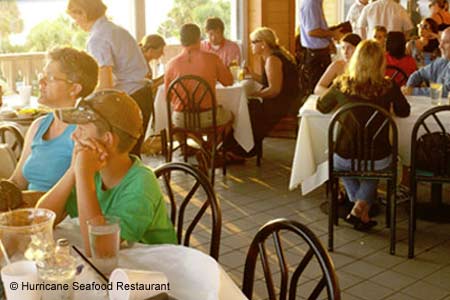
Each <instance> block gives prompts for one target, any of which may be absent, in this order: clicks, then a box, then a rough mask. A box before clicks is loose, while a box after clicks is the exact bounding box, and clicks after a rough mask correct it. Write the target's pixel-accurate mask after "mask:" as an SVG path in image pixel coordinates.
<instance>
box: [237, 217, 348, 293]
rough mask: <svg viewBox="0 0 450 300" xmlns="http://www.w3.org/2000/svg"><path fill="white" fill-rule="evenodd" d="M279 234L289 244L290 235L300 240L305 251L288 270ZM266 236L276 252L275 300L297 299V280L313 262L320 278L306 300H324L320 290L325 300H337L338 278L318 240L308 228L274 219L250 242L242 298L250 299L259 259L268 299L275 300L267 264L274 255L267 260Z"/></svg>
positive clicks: (292, 222)
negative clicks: (285, 236)
mask: <svg viewBox="0 0 450 300" xmlns="http://www.w3.org/2000/svg"><path fill="white" fill-rule="evenodd" d="M280 233H282V234H283V235H284V234H290V235H289V239H288V241H289V242H291V240H292V234H294V235H296V237H297V236H298V237H300V240H301V241H302V242H304V244H303V245H304V248H306V250H305V252H304V255H303V257H301V256H298V261H297V260H296V261H295V263H294V266H289V265H288V263H287V260H286V255H285V251H284V250H283V244H282V240H281V237H280ZM270 236H271V237H272V238H273V245H274V248H275V252H276V263H278V265H279V268H280V270H281V281H280V285H279V293H280V294H279V298H278V299H279V300H286V299H289V300H295V299H300V298H296V297H297V289H298V290H303V289H302V288H301V287H300V288H298V282H299V279H300V276H302V274H304V271H305V269H307V267H308V266H309V265H310V264H311V263H313V262H317V263H318V265H319V266H320V270H321V273H322V276H321V277H320V279H319V281H318V283H317V285H316V286H315V287H314V288H313V289H312V291H311V294H310V295H309V296H308V298H307V299H311V300H313V299H324V298H323V295H322V294H323V293H322V292H323V291H324V289H325V290H326V294H327V296H328V297H327V299H330V300H339V299H341V295H340V289H339V283H338V278H337V275H336V272H335V270H334V265H333V262H332V260H331V258H330V256H329V255H328V252H327V250H326V249H325V248H324V247H323V245H322V244H321V242H320V240H319V239H318V238H317V237H316V236H315V234H314V233H313V232H312V231H311V230H310V229H309V228H308V227H306V226H305V225H303V224H301V223H299V222H296V221H291V220H287V219H276V220H272V221H269V222H268V223H266V224H265V225H264V226H262V227H261V228H260V229H259V230H258V233H257V234H256V236H255V237H254V238H253V241H252V243H251V245H250V248H249V249H248V252H247V258H246V260H245V270H244V281H243V283H242V291H243V292H244V294H245V296H247V297H248V298H249V299H252V296H253V284H254V279H255V269H256V261H257V259H258V256H259V258H260V259H261V265H262V268H263V272H264V278H265V281H266V286H267V292H268V295H269V299H270V300H275V299H276V290H275V287H274V280H273V274H272V271H271V269H270V261H271V260H273V259H272V257H273V256H275V255H270V256H269V255H268V253H267V247H266V246H268V245H267V244H268V243H269V242H268V241H267V240H268V239H269V237H270ZM296 242H298V241H296ZM299 247H300V246H299ZM302 250H303V248H302ZM311 265H312V264H311ZM290 267H293V270H294V271H293V274H292V276H291V278H290V280H289V277H290V276H289V269H290ZM304 291H306V290H304ZM288 295H289V297H288ZM303 296H304V295H302V297H303ZM302 299H303V298H302Z"/></svg>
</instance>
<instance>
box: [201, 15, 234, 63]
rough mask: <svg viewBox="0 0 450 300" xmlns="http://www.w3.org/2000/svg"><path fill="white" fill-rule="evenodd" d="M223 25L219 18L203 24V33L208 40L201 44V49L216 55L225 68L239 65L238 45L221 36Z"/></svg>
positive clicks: (208, 20)
mask: <svg viewBox="0 0 450 300" xmlns="http://www.w3.org/2000/svg"><path fill="white" fill-rule="evenodd" d="M224 31H225V25H224V24H223V21H222V20H221V19H220V18H217V17H213V18H208V19H207V20H206V24H205V32H206V34H207V35H208V40H204V41H202V43H201V45H200V46H201V49H202V50H204V51H208V52H212V53H214V54H217V55H218V56H219V57H220V59H221V60H222V62H223V63H224V64H225V66H227V67H229V66H230V65H233V64H235V65H239V64H240V63H241V49H240V48H239V46H238V44H236V43H235V42H232V41H230V40H228V39H226V38H225V37H224V35H223V33H224Z"/></svg>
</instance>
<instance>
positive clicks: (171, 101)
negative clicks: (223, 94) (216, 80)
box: [166, 75, 216, 134]
mask: <svg viewBox="0 0 450 300" xmlns="http://www.w3.org/2000/svg"><path fill="white" fill-rule="evenodd" d="M166 101H167V113H168V114H169V115H168V120H172V111H173V109H172V107H173V106H174V105H176V106H180V107H181V111H182V112H183V115H184V126H183V128H185V129H187V130H191V131H198V130H201V129H204V128H202V124H201V119H200V113H201V112H203V111H206V109H205V107H208V109H207V110H210V111H211V114H212V126H211V127H213V128H216V97H215V95H214V93H213V91H212V89H211V87H210V86H209V84H208V82H207V81H206V80H205V79H203V78H201V77H200V76H196V75H184V76H180V77H178V78H176V79H175V80H173V81H172V82H171V83H170V85H169V88H168V91H167V100H166ZM169 123H170V122H169ZM169 125H171V124H169ZM169 127H170V126H169ZM169 134H170V132H169Z"/></svg>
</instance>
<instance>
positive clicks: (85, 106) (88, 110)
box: [77, 98, 115, 131]
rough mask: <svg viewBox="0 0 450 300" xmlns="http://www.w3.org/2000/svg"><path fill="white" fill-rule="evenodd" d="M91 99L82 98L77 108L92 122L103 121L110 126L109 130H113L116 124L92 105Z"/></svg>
mask: <svg viewBox="0 0 450 300" xmlns="http://www.w3.org/2000/svg"><path fill="white" fill-rule="evenodd" d="M89 100H90V99H89V98H84V99H83V98H82V99H81V100H80V101H79V102H78V104H77V110H78V111H79V112H81V113H82V114H83V116H84V117H85V118H87V119H88V120H89V121H90V122H102V123H104V124H105V125H106V126H107V127H108V131H112V129H113V127H114V126H112V125H111V123H109V121H108V120H107V119H106V118H105V117H104V116H103V115H102V114H101V113H100V112H99V111H97V110H96V109H95V108H93V107H92V105H91V103H90V101H89ZM114 128H115V127H114Z"/></svg>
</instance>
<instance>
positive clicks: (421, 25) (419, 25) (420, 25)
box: [417, 24, 430, 30]
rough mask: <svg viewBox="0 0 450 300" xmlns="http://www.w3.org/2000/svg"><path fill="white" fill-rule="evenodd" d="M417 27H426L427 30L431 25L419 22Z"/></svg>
mask: <svg viewBox="0 0 450 300" xmlns="http://www.w3.org/2000/svg"><path fill="white" fill-rule="evenodd" d="M417 27H418V28H420V29H426V30H429V29H430V25H428V24H417Z"/></svg>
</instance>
